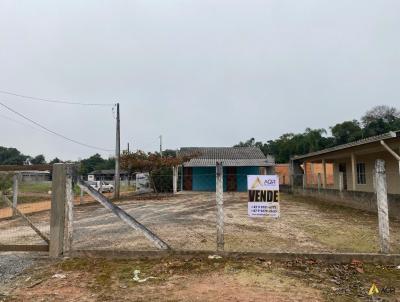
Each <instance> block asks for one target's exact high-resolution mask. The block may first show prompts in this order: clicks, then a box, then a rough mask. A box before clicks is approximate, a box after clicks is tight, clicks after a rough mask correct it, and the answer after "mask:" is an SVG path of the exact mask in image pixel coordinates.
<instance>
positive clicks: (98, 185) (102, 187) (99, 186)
mask: <svg viewBox="0 0 400 302" xmlns="http://www.w3.org/2000/svg"><path fill="white" fill-rule="evenodd" d="M88 183H89V185H90V186H91V187H92V188H93V189H95V190H96V191H98V192H99V193H112V192H114V186H113V185H112V184H107V183H105V182H104V181H90V182H88Z"/></svg>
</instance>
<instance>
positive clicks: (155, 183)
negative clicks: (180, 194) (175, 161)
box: [150, 167, 173, 193]
mask: <svg viewBox="0 0 400 302" xmlns="http://www.w3.org/2000/svg"><path fill="white" fill-rule="evenodd" d="M150 175H151V177H150V182H151V187H152V188H155V189H156V191H157V192H158V193H167V192H172V190H173V187H172V168H170V167H163V168H159V169H157V170H154V171H152V172H151V174H150Z"/></svg>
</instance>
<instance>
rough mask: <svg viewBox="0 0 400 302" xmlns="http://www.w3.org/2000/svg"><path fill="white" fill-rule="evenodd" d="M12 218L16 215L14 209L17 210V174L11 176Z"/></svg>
mask: <svg viewBox="0 0 400 302" xmlns="http://www.w3.org/2000/svg"><path fill="white" fill-rule="evenodd" d="M12 204H13V213H12V215H13V217H15V216H16V215H17V212H16V211H15V209H16V208H17V204H18V174H14V176H13V202H12Z"/></svg>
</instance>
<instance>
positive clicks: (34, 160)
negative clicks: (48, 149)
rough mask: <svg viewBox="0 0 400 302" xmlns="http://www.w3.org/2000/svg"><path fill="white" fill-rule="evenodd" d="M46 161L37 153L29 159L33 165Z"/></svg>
mask: <svg viewBox="0 0 400 302" xmlns="http://www.w3.org/2000/svg"><path fill="white" fill-rule="evenodd" d="M45 163H46V159H45V157H44V155H43V154H40V155H37V156H35V157H34V158H32V159H31V164H33V165H42V164H45Z"/></svg>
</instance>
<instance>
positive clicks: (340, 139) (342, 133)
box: [331, 120, 363, 145]
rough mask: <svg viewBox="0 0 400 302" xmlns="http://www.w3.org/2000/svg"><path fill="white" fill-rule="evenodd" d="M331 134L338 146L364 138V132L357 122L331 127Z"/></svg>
mask: <svg viewBox="0 0 400 302" xmlns="http://www.w3.org/2000/svg"><path fill="white" fill-rule="evenodd" d="M331 132H332V135H333V137H334V140H335V144H336V145H341V144H346V143H350V142H353V141H356V140H359V139H361V138H362V136H363V131H362V129H361V127H360V123H359V122H358V121H357V120H352V121H346V122H343V123H339V124H336V125H335V126H333V127H331Z"/></svg>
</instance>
